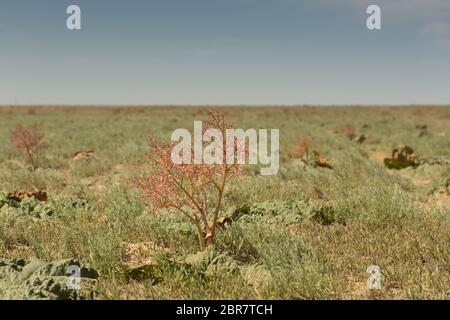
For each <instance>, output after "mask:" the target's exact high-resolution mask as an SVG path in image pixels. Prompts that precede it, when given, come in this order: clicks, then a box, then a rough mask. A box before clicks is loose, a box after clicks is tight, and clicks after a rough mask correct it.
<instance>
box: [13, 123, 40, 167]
mask: <svg viewBox="0 0 450 320" xmlns="http://www.w3.org/2000/svg"><path fill="white" fill-rule="evenodd" d="M44 137H45V136H44V134H43V133H41V132H39V131H38V130H37V129H34V128H24V127H22V126H21V125H18V126H17V127H16V128H15V129H14V130H13V131H12V132H11V137H10V140H11V145H12V146H13V148H15V149H18V150H21V151H22V152H23V153H24V154H25V155H26V156H27V158H28V160H29V161H30V164H31V168H32V169H33V170H36V169H37V153H38V152H39V150H40V149H41V148H43V147H44Z"/></svg>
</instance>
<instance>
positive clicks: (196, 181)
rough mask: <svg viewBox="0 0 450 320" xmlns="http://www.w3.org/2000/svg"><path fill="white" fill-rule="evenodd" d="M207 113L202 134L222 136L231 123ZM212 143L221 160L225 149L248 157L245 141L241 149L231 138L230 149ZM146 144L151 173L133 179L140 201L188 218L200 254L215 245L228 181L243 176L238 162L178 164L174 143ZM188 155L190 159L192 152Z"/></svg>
mask: <svg viewBox="0 0 450 320" xmlns="http://www.w3.org/2000/svg"><path fill="white" fill-rule="evenodd" d="M208 114H209V119H208V121H207V122H205V123H206V126H205V127H204V128H203V133H204V134H205V133H206V132H207V131H208V129H218V130H219V131H220V132H221V133H222V137H225V136H226V130H227V129H229V128H231V124H229V123H228V122H226V121H225V117H224V115H223V114H221V113H212V112H209V113H208ZM214 142H215V143H216V145H218V146H219V149H220V152H223V157H222V159H226V152H227V150H228V151H229V150H231V151H233V152H234V155H236V154H237V153H238V152H245V154H246V155H247V154H248V148H247V146H246V145H245V141H244V146H243V145H242V144H241V142H239V141H237V139H236V138H234V140H233V142H234V145H233V146H232V148H231V146H227V141H226V140H225V139H222V140H221V141H214ZM202 144H204V142H202ZM149 145H150V149H151V153H149V154H148V157H149V159H150V162H151V165H152V168H153V169H154V172H153V174H151V175H147V176H143V177H141V178H139V179H136V180H134V186H135V187H137V188H138V189H139V190H140V191H141V197H142V199H143V200H144V201H145V202H146V203H147V204H149V205H151V206H152V208H153V209H155V210H156V209H159V208H173V209H176V210H177V211H178V212H180V213H182V214H183V215H185V216H186V217H187V218H189V220H190V221H191V222H192V224H193V225H194V227H195V229H196V232H197V237H198V244H199V248H200V251H203V250H205V248H206V245H208V246H209V245H214V243H215V236H216V230H217V222H218V220H219V216H220V213H221V209H222V205H223V198H224V192H225V189H226V186H227V184H228V182H229V181H230V180H231V179H236V178H240V177H242V176H243V166H242V164H241V162H238V161H234V162H233V163H228V162H230V161H222V163H220V164H217V163H215V164H204V163H200V164H199V163H181V164H179V163H175V162H174V161H173V159H172V152H173V150H174V144H168V145H161V144H159V143H157V141H156V140H155V139H154V138H150V143H149ZM227 147H228V148H227ZM191 153H192V154H191V156H192V155H193V151H192V149H191Z"/></svg>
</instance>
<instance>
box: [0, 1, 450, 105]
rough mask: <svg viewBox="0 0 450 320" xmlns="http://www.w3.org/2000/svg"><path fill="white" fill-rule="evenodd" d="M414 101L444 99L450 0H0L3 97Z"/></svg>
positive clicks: (449, 77) (449, 84)
mask: <svg viewBox="0 0 450 320" xmlns="http://www.w3.org/2000/svg"><path fill="white" fill-rule="evenodd" d="M70 4H78V5H80V7H81V10H82V30H80V31H69V30H67V29H66V18H67V15H66V12H65V11H66V7H67V6H68V5H70ZM369 4H378V5H379V6H380V7H381V9H382V27H383V29H382V30H378V31H369V30H368V29H367V28H366V18H367V14H366V8H367V6H368V5H369ZM410 103H413V104H420V103H436V104H448V103H450V1H448V0H384V1H383V0H378V1H375V0H373V1H366V0H346V1H344V0H328V1H327V0H129V1H118V0H78V1H75V0H73V1H69V0H39V1H35V0H1V2H0V104H193V105H197V104H410Z"/></svg>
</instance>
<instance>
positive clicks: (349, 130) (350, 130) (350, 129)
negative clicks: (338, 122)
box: [341, 124, 356, 140]
mask: <svg viewBox="0 0 450 320" xmlns="http://www.w3.org/2000/svg"><path fill="white" fill-rule="evenodd" d="M355 131H356V130H355V126H354V125H353V124H346V125H345V126H343V127H342V128H341V133H342V134H343V135H344V136H346V137H347V138H348V139H349V140H353V139H355V137H356V132H355Z"/></svg>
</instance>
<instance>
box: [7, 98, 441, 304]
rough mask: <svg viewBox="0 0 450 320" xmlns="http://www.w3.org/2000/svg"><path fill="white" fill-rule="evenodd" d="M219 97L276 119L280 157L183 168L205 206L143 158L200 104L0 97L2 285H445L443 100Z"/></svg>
mask: <svg viewBox="0 0 450 320" xmlns="http://www.w3.org/2000/svg"><path fill="white" fill-rule="evenodd" d="M219 110H220V111H221V112H223V113H224V114H225V116H226V118H227V119H228V120H230V121H231V122H232V123H233V124H234V126H235V127H239V128H256V129H258V128H277V129H280V150H281V157H280V161H281V163H280V171H279V173H278V174H277V175H274V176H261V175H260V174H259V168H257V166H252V165H246V166H244V167H242V168H240V169H241V172H239V174H236V175H235V176H234V177H231V179H230V180H228V178H230V177H229V176H228V175H227V177H226V179H225V180H226V181H227V182H226V183H225V184H224V186H226V187H224V188H221V187H220V188H217V187H216V186H215V185H216V184H218V182H217V181H223V180H222V179H223V177H224V175H223V174H225V172H226V171H225V170H228V169H227V168H225V167H219V168H218V169H219V170H223V171H219V172H215V174H214V175H211V172H209V171H207V170H203V169H205V168H202V172H196V173H195V174H194V173H191V171H188V172H189V175H188V176H189V178H191V179H194V182H195V184H194V186H195V188H196V190H197V191H198V190H200V193H199V194H201V193H205V194H207V196H210V197H211V201H208V207H207V208H206V207H203V206H202V205H203V204H204V203H200V202H199V201H200V200H198V201H197V200H195V199H194V200H195V201H192V199H190V196H191V197H192V196H193V195H194V193H192V190H186V191H188V192H184V191H183V189H180V188H178V186H177V185H175V186H176V187H174V185H173V184H167V183H166V184H164V185H163V186H160V185H155V184H152V178H151V177H160V176H161V174H162V173H163V172H164V170H166V169H168V168H167V166H164V165H163V166H158V165H156V166H155V162H154V161H152V159H150V160H149V156H150V157H153V158H155V157H156V158H155V159H161V158H160V157H161V156H164V155H165V154H166V153H165V152H167V149H166V147H163V148H162V149H158V148H159V147H157V146H163V145H166V146H168V144H169V139H170V135H171V133H172V131H173V130H175V129H177V128H191V127H192V123H193V121H194V120H204V119H205V115H204V114H203V113H202V112H201V110H200V109H197V108H175V107H164V108H162V107H161V108H157V107H147V108H135V107H133V108H76V107H64V108H62V107H61V108H57V107H42V108H40V107H34V108H33V109H32V112H29V110H28V109H27V108H8V107H4V108H0V124H1V125H0V298H17V297H19V298H43V299H67V298H71V299H391V298H392V299H448V298H449V297H450V280H449V279H450V195H449V194H450V191H449V185H450V183H449V181H450V161H449V160H450V143H449V141H450V140H449V137H450V127H449V126H448V123H450V108H447V107H432V106H429V107H404V108H382V107H377V108H375V107H374V108H369V107H367V108H356V107H351V108H350V107H348V108H319V107H302V108H281V107H279V108H258V107H252V108H244V107H242V108H237V107H233V108H219ZM18 126H22V127H21V128H22V129H20V131H18V130H17V129H16V128H18ZM23 128H28V129H23ZM29 128H39V134H37V133H36V132H35V131H27V130H35V129H29ZM25 131H27V132H28V133H33V132H34V133H33V134H32V135H31V136H32V137H34V138H33V139H31V138H29V136H28V135H23V134H19V133H20V132H22V133H24V132H25ZM43 134H45V145H46V148H45V152H42V151H43V150H42V149H40V148H41V146H43V145H44V144H43V142H44V138H43ZM149 136H152V137H153V138H154V141H157V142H158V143H157V144H152V146H153V147H155V148H157V149H156V150H155V149H154V148H153V149H152V148H150V149H149V146H148V142H149ZM11 137H13V138H11ZM11 140H12V141H13V143H12V144H11ZM31 140H32V141H33V143H32V144H31V145H28V146H26V145H25V144H24V143H25V141H31ZM18 141H21V142H20V143H19V142H18ZM34 146H36V147H37V148H38V149H39V151H41V152H37V153H36V151H35V149H34V148H35V147H34ZM399 146H400V147H399ZM406 146H407V147H406ZM27 150H28V151H27ZM152 150H153V151H152ZM393 150H394V152H393ZM149 153H150V154H149ZM38 154H39V156H38V157H35V156H36V155H38ZM385 159H390V160H385ZM163 164H164V163H163ZM30 168H31V169H32V170H30ZM178 169H180V168H176V170H175V171H171V172H170V174H173V175H174V177H177V178H180V177H182V176H184V175H185V174H186V173H187V172H184V171H180V170H178ZM191 169H193V168H191ZM161 170H163V171H161ZM199 170H200V169H199ZM166 173H167V172H166ZM221 174H222V175H221ZM213 177H214V179H218V180H214V182H212V181H211V179H212V178H213ZM221 178H222V179H221ZM237 178H239V179H237ZM195 179H199V180H198V181H197V180H195ZM203 179H205V180H203ZM200 180H201V181H202V182H204V181H209V182H211V183H209V184H206V185H204V184H197V182H198V183H200ZM172 181H175V180H172ZM219 186H221V184H220V183H219ZM203 188H204V189H203ZM184 189H186V188H184ZM180 191H181V192H183V193H184V196H182V197H179V196H180V195H181V193H180ZM44 194H45V196H44ZM175 195H176V197H175ZM195 195H197V193H195ZM219 199H220V200H219ZM175 200H176V201H175ZM178 201H179V202H178ZM180 204H183V205H182V206H180ZM196 204H197V205H196ZM199 204H201V205H199ZM177 207H179V208H181V209H182V210H183V211H184V210H185V209H188V211H187V212H186V213H187V214H184V213H183V212H182V211H180V210H179V208H177ZM211 208H212V209H211ZM215 208H219V209H218V211H216V210H215ZM216 212H219V213H220V214H217V215H216ZM203 214H205V216H206V218H207V219H206V223H205V219H204V216H203ZM197 222H200V223H197ZM208 244H209V245H208ZM71 263H76V264H78V265H80V266H82V270H84V271H83V272H82V282H81V286H82V288H83V291H81V292H78V291H73V290H69V289H68V288H66V286H65V285H64V284H65V283H67V281H66V280H67V279H66V278H67V276H68V275H67V274H64V272H61V270H63V269H64V268H65V266H67V265H68V264H71ZM371 265H377V266H379V267H380V269H381V272H382V279H381V286H382V289H381V290H374V291H372V290H369V289H368V288H367V285H366V283H367V278H368V276H369V275H368V274H367V273H366V270H367V268H368V267H369V266H371ZM55 281H56V282H58V281H59V282H58V283H59V285H55V286H49V285H48V284H49V283H55Z"/></svg>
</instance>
